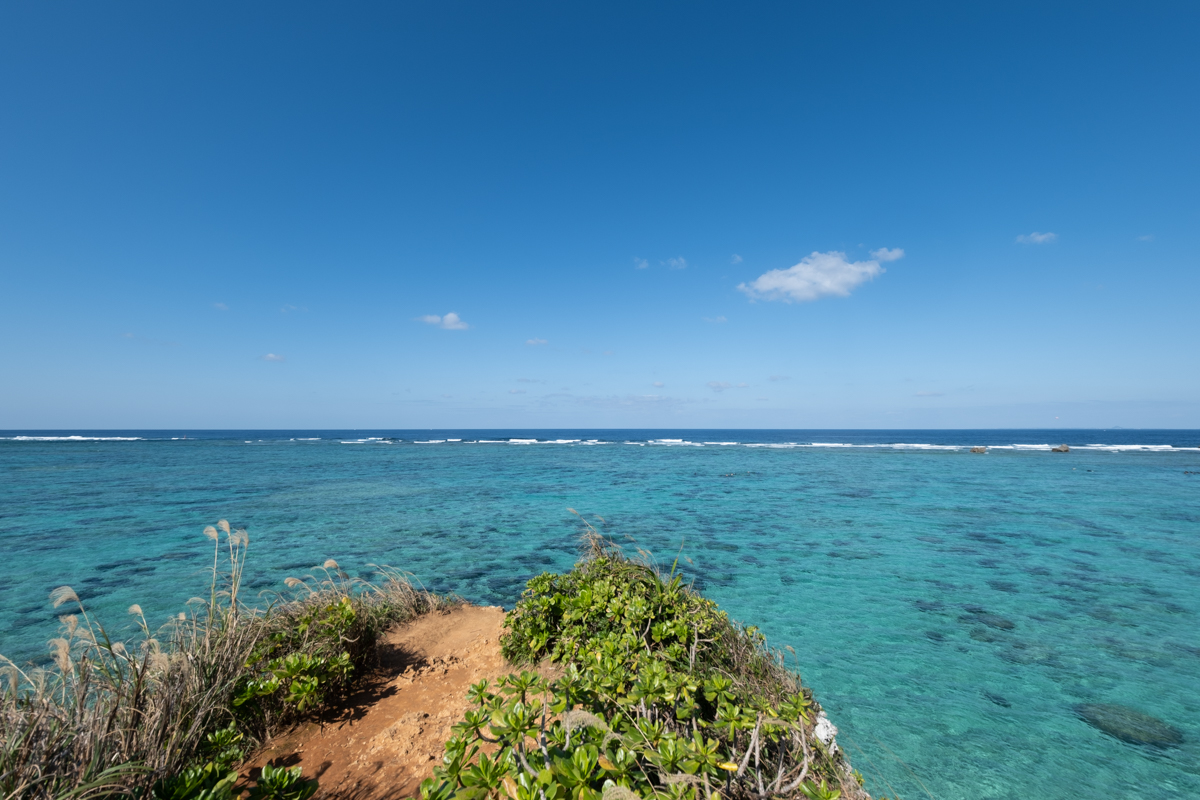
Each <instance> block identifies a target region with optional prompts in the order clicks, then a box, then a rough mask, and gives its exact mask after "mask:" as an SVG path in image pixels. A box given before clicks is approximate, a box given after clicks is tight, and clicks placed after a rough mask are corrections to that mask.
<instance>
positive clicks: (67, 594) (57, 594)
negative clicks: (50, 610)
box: [50, 586, 79, 608]
mask: <svg viewBox="0 0 1200 800" xmlns="http://www.w3.org/2000/svg"><path fill="white" fill-rule="evenodd" d="M50 602H51V603H53V604H54V607H55V608H58V607H59V606H61V605H62V604H63V603H78V602H79V595H77V594H75V590H74V589H72V588H71V587H70V586H59V587H58V588H57V589H55V590H54V591H52V592H50Z"/></svg>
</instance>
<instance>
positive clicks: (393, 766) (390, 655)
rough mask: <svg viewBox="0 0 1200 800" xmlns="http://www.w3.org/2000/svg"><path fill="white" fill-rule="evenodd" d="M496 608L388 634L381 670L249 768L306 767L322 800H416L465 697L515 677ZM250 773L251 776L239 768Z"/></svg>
mask: <svg viewBox="0 0 1200 800" xmlns="http://www.w3.org/2000/svg"><path fill="white" fill-rule="evenodd" d="M503 623H504V611H503V610H502V609H500V608H496V607H490V608H480V607H478V606H461V607H459V608H456V609H454V610H453V611H450V612H449V613H447V614H427V615H426V616H424V617H421V618H419V619H417V620H415V621H413V622H412V623H410V624H409V625H406V626H405V627H403V628H400V629H397V630H395V631H392V632H391V633H389V634H388V636H387V637H386V639H385V640H384V643H383V644H381V646H380V661H381V668H380V670H379V671H378V672H377V673H376V674H375V675H374V676H372V677H371V678H369V679H367V680H366V681H365V684H364V686H363V687H362V688H361V689H360V690H359V691H358V692H357V693H355V694H354V695H352V696H351V697H350V698H348V701H347V702H346V703H344V704H343V705H342V707H341V708H339V709H337V710H335V711H333V712H331V713H330V714H328V715H327V716H326V717H324V718H322V719H319V720H317V721H313V722H307V723H304V724H303V725H301V726H299V727H297V728H296V729H294V730H292V731H290V732H288V733H286V734H284V735H282V736H278V737H276V738H275V739H273V740H272V741H271V742H269V743H268V745H267V746H266V747H265V748H264V749H263V750H261V751H259V752H258V753H257V754H256V755H255V756H254V757H253V758H251V759H250V761H249V762H248V763H247V764H246V767H248V768H252V769H255V772H254V774H257V769H256V768H261V767H262V765H263V764H267V763H269V764H272V765H274V766H295V765H296V764H299V765H300V766H301V767H303V770H304V776H305V777H306V778H318V779H319V780H320V782H321V789H320V791H319V792H318V793H317V795H316V796H317V797H318V798H339V799H341V800H384V799H385V798H388V799H390V798H405V797H414V796H416V795H417V794H418V787H419V786H420V783H421V781H422V780H424V779H425V778H428V777H431V776H432V774H433V767H434V765H435V764H438V763H440V761H441V756H442V745H443V743H444V742H445V741H446V739H447V738H448V737H449V734H450V726H451V725H453V724H454V723H455V722H457V721H458V720H459V719H461V718H462V715H463V712H465V711H466V710H467V708H468V704H467V699H466V694H467V688H468V687H469V686H470V685H471V684H472V683H475V682H476V681H479V680H482V679H483V678H488V679H491V680H493V681H494V680H495V679H496V678H498V677H499V676H500V675H503V674H505V673H507V672H508V671H509V669H508V667H507V666H506V665H505V662H504V659H503V657H502V656H501V655H500V642H499V638H500V629H501V626H502V625H503ZM243 774H245V769H243Z"/></svg>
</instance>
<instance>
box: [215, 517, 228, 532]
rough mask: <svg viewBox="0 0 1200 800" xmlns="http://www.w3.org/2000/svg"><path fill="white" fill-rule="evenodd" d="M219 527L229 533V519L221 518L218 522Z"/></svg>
mask: <svg viewBox="0 0 1200 800" xmlns="http://www.w3.org/2000/svg"><path fill="white" fill-rule="evenodd" d="M217 527H218V528H220V529H221V530H223V531H225V532H226V533H229V521H228V520H224V519H223V520H220V521H219V522H218V523H217Z"/></svg>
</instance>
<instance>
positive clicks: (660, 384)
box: [651, 381, 666, 389]
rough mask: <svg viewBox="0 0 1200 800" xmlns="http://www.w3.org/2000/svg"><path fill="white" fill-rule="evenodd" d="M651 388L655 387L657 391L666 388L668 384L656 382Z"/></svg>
mask: <svg viewBox="0 0 1200 800" xmlns="http://www.w3.org/2000/svg"><path fill="white" fill-rule="evenodd" d="M651 386H653V387H654V388H655V389H661V388H663V387H664V386H666V384H665V383H663V382H662V381H655V382H654V383H652V384H651Z"/></svg>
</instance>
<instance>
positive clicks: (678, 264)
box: [663, 256, 687, 269]
mask: <svg viewBox="0 0 1200 800" xmlns="http://www.w3.org/2000/svg"><path fill="white" fill-rule="evenodd" d="M663 263H664V264H666V265H667V268H668V269H687V259H686V258H684V257H683V256H680V257H679V258H668V259H667V260H666V261H664V262H663Z"/></svg>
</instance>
